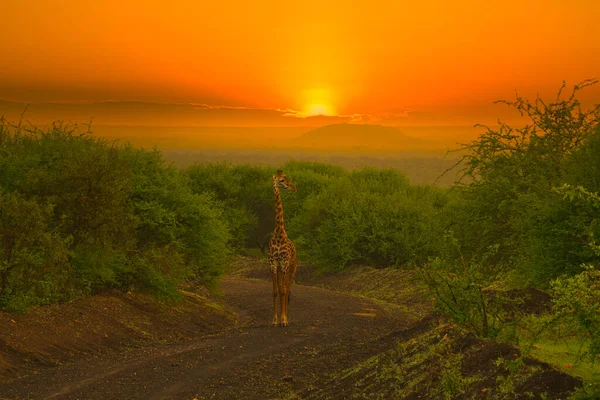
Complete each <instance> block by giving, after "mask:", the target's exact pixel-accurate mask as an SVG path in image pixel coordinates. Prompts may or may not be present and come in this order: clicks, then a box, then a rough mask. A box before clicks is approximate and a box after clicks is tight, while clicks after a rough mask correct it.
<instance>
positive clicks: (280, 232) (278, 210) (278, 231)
mask: <svg viewBox="0 0 600 400" xmlns="http://www.w3.org/2000/svg"><path fill="white" fill-rule="evenodd" d="M273 193H274V194H275V236H287V234H286V232H285V226H284V222H283V204H282V203H281V195H280V194H279V188H278V187H277V186H273Z"/></svg>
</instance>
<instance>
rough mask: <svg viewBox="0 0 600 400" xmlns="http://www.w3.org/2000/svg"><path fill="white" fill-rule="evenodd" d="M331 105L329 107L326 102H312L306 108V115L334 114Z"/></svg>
mask: <svg viewBox="0 0 600 400" xmlns="http://www.w3.org/2000/svg"><path fill="white" fill-rule="evenodd" d="M332 114H333V113H332V112H331V107H328V106H326V105H324V104H311V105H310V106H308V107H307V109H306V115H307V116H309V117H312V116H315V115H332Z"/></svg>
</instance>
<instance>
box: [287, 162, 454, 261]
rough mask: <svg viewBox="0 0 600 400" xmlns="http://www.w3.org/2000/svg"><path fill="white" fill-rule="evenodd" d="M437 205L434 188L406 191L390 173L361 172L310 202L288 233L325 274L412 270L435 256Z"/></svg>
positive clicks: (404, 181)
mask: <svg viewBox="0 0 600 400" xmlns="http://www.w3.org/2000/svg"><path fill="white" fill-rule="evenodd" d="M441 204H443V197H442V193H441V192H440V191H437V190H436V189H434V188H430V187H415V186H411V185H410V184H409V183H408V180H407V179H406V178H405V177H404V176H403V175H401V174H400V173H398V172H396V171H394V170H389V169H388V170H376V169H371V168H365V169H363V170H359V171H354V172H352V173H350V174H348V175H346V176H342V177H340V178H337V179H334V180H333V182H331V184H330V185H329V186H328V187H327V188H325V189H324V190H322V191H321V192H320V193H319V194H315V195H313V196H311V197H309V198H308V199H307V200H306V201H305V203H304V205H303V208H302V210H301V211H300V212H299V214H298V217H297V218H296V219H294V220H293V221H292V224H291V225H290V231H291V232H292V233H294V234H296V235H297V242H298V244H299V246H300V248H301V249H303V250H304V252H305V254H306V255H307V256H308V257H309V258H310V259H311V260H313V261H315V262H317V263H319V264H320V265H321V266H322V267H323V268H324V269H326V270H331V271H339V270H341V269H343V268H345V267H346V266H347V265H349V264H363V265H369V266H376V267H390V266H393V267H400V266H410V265H417V264H420V263H423V262H425V261H426V260H427V258H428V257H430V256H433V255H435V254H436V252H437V251H438V245H439V233H440V230H439V226H438V224H437V221H436V216H437V213H438V208H439V207H441Z"/></svg>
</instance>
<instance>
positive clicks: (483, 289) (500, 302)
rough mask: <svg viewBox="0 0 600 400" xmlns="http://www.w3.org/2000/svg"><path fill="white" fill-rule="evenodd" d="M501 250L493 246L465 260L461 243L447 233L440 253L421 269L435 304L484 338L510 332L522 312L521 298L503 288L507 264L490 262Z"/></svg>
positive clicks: (421, 274)
mask: <svg viewBox="0 0 600 400" xmlns="http://www.w3.org/2000/svg"><path fill="white" fill-rule="evenodd" d="M497 251H498V248H497V247H493V248H490V249H489V250H488V252H487V253H486V254H485V255H484V256H483V257H482V258H480V259H479V258H475V257H474V258H472V259H470V260H465V258H464V257H463V254H462V251H461V249H460V245H459V243H458V242H457V241H456V239H455V238H454V237H453V236H452V234H451V233H450V234H448V235H446V245H445V250H444V252H443V253H442V255H441V257H437V258H435V259H433V260H431V262H430V263H428V264H427V265H425V266H423V267H422V268H420V269H419V274H420V276H421V278H422V279H423V280H424V281H425V283H426V284H427V286H428V287H429V289H430V292H431V293H432V295H433V297H434V301H435V303H434V304H435V307H436V308H437V309H438V310H439V311H440V312H441V313H443V314H445V315H447V316H449V317H450V318H451V319H452V320H454V321H455V322H457V323H459V324H460V325H462V326H464V327H467V328H469V329H470V330H471V331H472V332H474V333H475V334H476V335H478V336H480V337H483V338H496V337H498V336H499V335H500V334H501V333H504V334H505V335H507V334H508V335H511V334H512V333H513V332H514V329H515V325H516V324H517V322H518V320H520V318H521V316H520V315H519V313H518V312H516V311H515V309H516V307H515V306H516V305H517V304H518V303H519V301H520V300H519V299H514V298H512V297H510V296H508V295H506V294H504V293H503V291H502V290H500V286H501V285H502V282H503V280H505V277H506V274H507V270H508V268H507V267H504V268H499V267H497V266H494V265H492V264H491V263H489V262H488V259H489V258H493V257H494V255H495V253H496V252H497Z"/></svg>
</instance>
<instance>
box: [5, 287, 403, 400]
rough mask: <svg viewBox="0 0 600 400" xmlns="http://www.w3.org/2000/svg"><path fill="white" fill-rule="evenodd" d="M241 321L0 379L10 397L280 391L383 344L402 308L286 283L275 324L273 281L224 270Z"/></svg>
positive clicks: (311, 387)
mask: <svg viewBox="0 0 600 400" xmlns="http://www.w3.org/2000/svg"><path fill="white" fill-rule="evenodd" d="M222 287H223V290H224V296H225V302H226V303H228V304H229V305H230V306H231V307H233V308H234V309H237V310H238V312H239V313H240V315H241V317H242V321H243V322H242V323H241V325H240V326H238V327H237V328H235V329H232V330H229V331H227V332H223V333H221V334H218V335H213V336H210V337H203V338H198V339H195V340H189V341H184V342H179V343H174V344H164V345H153V346H149V347H143V348H136V349H132V350H126V351H125V350H124V351H122V352H118V353H117V352H114V353H113V352H109V353H107V354H104V355H101V356H94V357H93V358H90V359H80V360H77V361H76V362H74V363H72V364H70V365H65V366H62V367H58V368H48V369H45V370H44V369H42V370H39V371H38V374H36V375H31V376H29V377H27V378H24V379H21V380H19V381H13V382H10V383H6V384H2V385H0V398H7V399H103V400H109V399H120V400H121V399H194V398H195V399H276V398H277V399H279V398H294V397H293V396H292V394H293V393H297V392H300V391H303V392H304V393H318V391H319V389H320V387H322V385H325V384H326V382H327V381H328V380H329V379H330V378H329V377H330V375H331V374H332V373H334V372H336V371H337V372H339V371H341V370H343V369H345V368H349V367H351V366H352V365H354V364H355V363H356V362H358V361H360V360H362V359H364V358H366V357H368V356H370V355H372V354H375V353H376V352H379V351H382V350H384V349H386V347H387V346H389V344H390V341H391V339H387V338H386V336H387V335H388V334H390V333H391V332H394V331H398V330H401V329H403V328H404V327H406V326H407V325H408V322H409V320H410V318H409V317H408V315H406V314H404V313H402V312H401V311H399V310H397V309H394V308H392V307H385V309H384V308H382V307H381V306H380V305H377V304H374V303H373V302H371V301H369V300H366V299H363V298H360V297H353V296H350V295H347V294H343V293H338V292H333V291H329V290H325V289H319V288H314V287H308V286H301V285H295V286H294V287H293V292H292V299H291V304H290V326H289V327H288V328H272V327H271V326H270V321H271V305H272V302H271V284H270V283H268V282H262V281H251V280H243V279H226V280H224V281H223V282H222Z"/></svg>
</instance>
